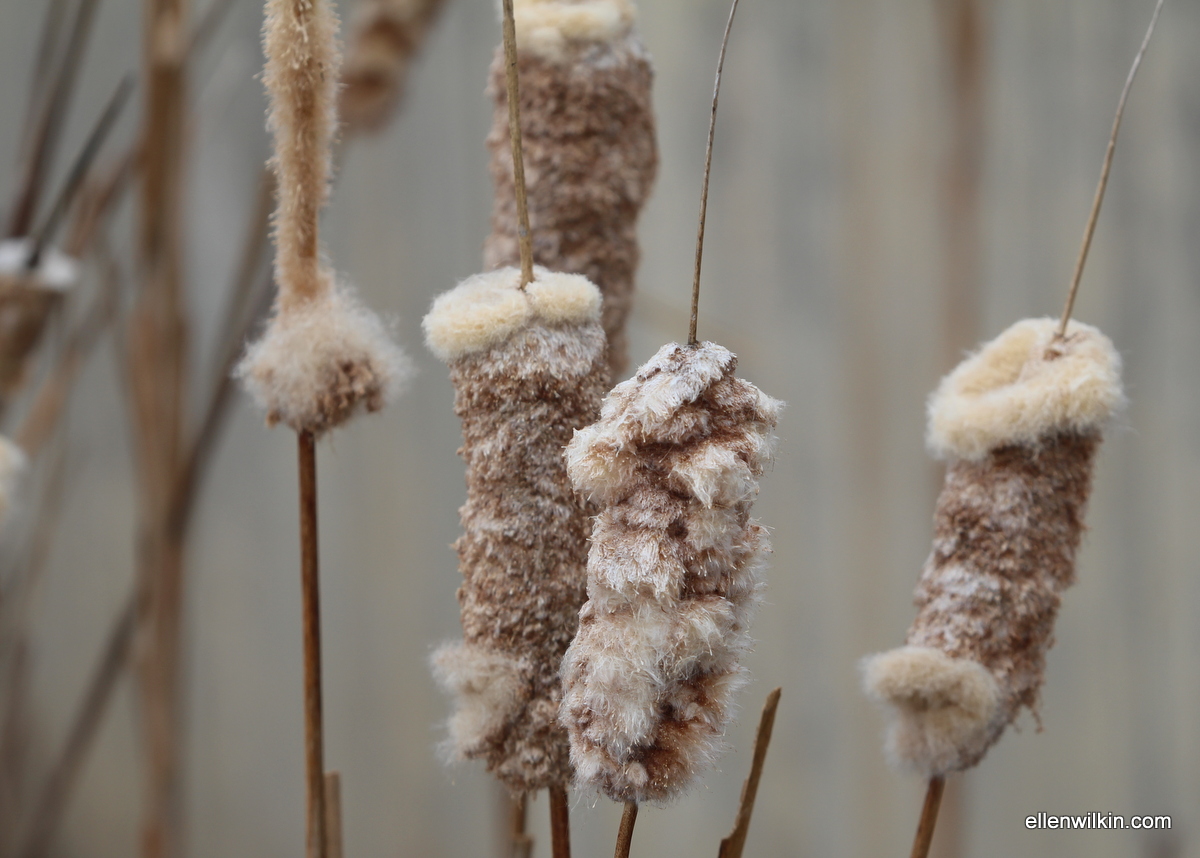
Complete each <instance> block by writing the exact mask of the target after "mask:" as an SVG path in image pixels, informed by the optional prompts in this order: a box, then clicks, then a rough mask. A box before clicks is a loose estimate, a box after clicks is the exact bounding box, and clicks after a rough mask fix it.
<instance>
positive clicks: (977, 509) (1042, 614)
mask: <svg viewBox="0 0 1200 858" xmlns="http://www.w3.org/2000/svg"><path fill="white" fill-rule="evenodd" d="M1057 326H1058V322H1057V321H1056V320H1052V319H1028V320H1025V321H1022V322H1018V323H1017V324H1015V325H1013V326H1012V327H1011V328H1009V329H1008V330H1007V331H1005V332H1004V333H1003V334H1001V335H1000V336H999V337H997V338H996V339H995V340H993V341H992V342H990V343H988V344H987V345H985V346H984V347H983V348H982V349H981V350H980V351H979V352H978V353H977V354H975V355H973V356H972V357H970V358H968V359H967V360H966V361H964V362H963V363H962V364H961V365H960V366H959V367H958V368H957V369H955V370H954V372H952V373H951V374H950V375H948V376H947V377H946V378H945V379H944V380H943V381H942V384H941V385H940V386H939V387H938V389H937V391H936V392H935V393H934V395H933V397H932V398H931V400H930V403H929V447H930V449H931V451H932V452H933V453H934V454H935V455H937V456H938V457H939V458H945V459H947V460H949V466H948V468H947V473H946V482H945V486H944V487H943V489H942V493H941V496H940V497H939V498H938V503H937V511H936V513H935V517H934V540H933V551H932V553H931V554H930V557H929V559H928V560H927V561H926V564H925V569H924V571H923V572H922V573H921V578H920V582H919V583H918V585H917V591H916V604H917V608H918V613H917V618H916V620H915V621H914V622H913V625H912V627H911V628H910V629H909V632H908V637H907V639H906V641H905V644H906V645H905V646H903V647H901V648H899V649H895V650H892V651H890V652H886V653H882V654H880V655H876V656H872V657H871V658H869V659H867V660H866V662H865V663H864V672H865V677H864V678H865V686H866V690H867V693H868V694H869V695H870V696H871V697H873V698H875V699H876V700H878V701H880V702H881V703H883V704H885V705H886V707H887V709H888V711H889V716H890V723H889V725H888V732H887V750H888V753H889V756H890V757H891V758H892V759H893V761H894V762H896V763H897V764H898V765H900V766H902V767H904V768H910V769H913V770H916V771H918V772H920V773H922V774H924V775H926V776H938V775H943V774H946V773H948V772H952V771H959V770H962V769H966V768H969V767H971V766H974V765H975V764H976V763H978V762H979V761H980V759H982V758H983V755H984V754H985V753H986V752H987V750H988V748H989V747H991V745H992V744H993V743H995V742H996V741H997V740H998V739H999V738H1000V735H1001V734H1002V733H1003V732H1004V728H1005V727H1006V726H1008V725H1009V724H1010V723H1012V722H1013V721H1014V720H1015V719H1016V717H1017V715H1018V714H1019V713H1020V711H1021V709H1022V708H1023V707H1028V708H1029V709H1030V710H1031V711H1032V712H1033V713H1034V716H1035V717H1036V716H1037V704H1038V695H1039V692H1040V689H1041V686H1042V680H1043V671H1044V669H1045V658H1046V651H1047V650H1048V649H1049V648H1050V645H1051V644H1052V643H1053V640H1054V619H1055V616H1056V615H1057V613H1058V606H1059V602H1060V598H1061V593H1062V591H1063V590H1064V589H1066V588H1067V587H1068V586H1069V585H1070V584H1071V583H1073V581H1074V579H1075V552H1076V549H1077V548H1078V547H1079V542H1080V537H1081V534H1082V531H1083V527H1084V525H1083V515H1084V508H1085V505H1086V503H1087V499H1088V494H1089V493H1090V491H1091V479H1092V464H1093V458H1094V455H1095V452H1096V448H1097V446H1098V445H1099V443H1100V434H1101V431H1102V429H1103V427H1104V426H1105V424H1106V423H1107V422H1108V420H1109V418H1110V417H1111V415H1112V413H1113V411H1114V410H1115V409H1116V408H1117V407H1118V406H1119V405H1120V404H1121V401H1122V393H1121V382H1120V366H1121V361H1120V357H1119V355H1118V354H1117V353H1116V351H1115V350H1114V348H1113V345H1112V343H1111V342H1110V341H1109V340H1108V338H1107V337H1105V336H1104V335H1103V334H1101V333H1100V332H1099V331H1098V330H1096V329H1095V328H1093V327H1090V326H1088V325H1083V324H1079V323H1072V324H1071V325H1070V327H1069V328H1068V330H1067V336H1066V338H1065V339H1064V340H1056V339H1055V337H1054V334H1055V329H1056V328H1057Z"/></svg>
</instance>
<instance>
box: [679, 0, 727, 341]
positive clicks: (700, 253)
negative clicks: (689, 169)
mask: <svg viewBox="0 0 1200 858" xmlns="http://www.w3.org/2000/svg"><path fill="white" fill-rule="evenodd" d="M738 2H739V0H733V5H732V6H730V8H729V21H728V23H726V24H725V36H724V37H723V38H722V39H721V54H720V56H719V57H718V58H717V79H716V82H715V83H714V84H713V98H712V114H711V115H710V116H709V119H708V145H707V147H705V151H704V182H703V184H701V186H700V226H699V227H698V228H697V230H696V270H695V272H694V274H693V275H692V316H691V321H690V322H689V323H688V345H689V346H694V345H696V342H697V340H696V324H697V322H698V320H699V315H700V263H701V262H702V261H703V259H704V221H705V218H706V217H707V215H708V179H709V176H711V175H712V155H713V137H714V136H715V135H716V133H717V97H718V96H719V95H720V94H721V72H722V71H723V70H724V69H725V49H726V47H728V46H729V34H730V32H731V31H732V30H733V16H734V15H736V14H737V7H738Z"/></svg>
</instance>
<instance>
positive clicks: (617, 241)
mask: <svg viewBox="0 0 1200 858" xmlns="http://www.w3.org/2000/svg"><path fill="white" fill-rule="evenodd" d="M513 12H514V18H515V23H516V32H517V50H518V69H519V73H520V79H521V87H520V92H521V99H520V101H521V105H520V106H521V134H522V138H523V144H524V153H525V175H526V178H527V181H528V185H529V190H528V202H529V221H530V226H531V230H530V231H531V235H532V236H533V257H534V261H535V262H537V263H539V264H541V265H545V266H546V267H548V268H550V269H552V270H555V271H572V272H576V273H579V274H583V275H585V276H586V277H587V278H588V279H590V280H591V281H592V282H593V283H595V284H596V285H597V286H599V287H600V292H601V293H602V294H603V296H604V311H603V313H604V314H603V322H604V332H605V334H606V335H607V336H608V348H609V365H610V368H611V370H612V374H613V377H614V378H615V377H617V376H619V375H620V374H621V373H623V372H624V370H625V367H626V365H627V364H628V345H627V339H626V334H625V321H626V318H627V317H628V315H629V310H630V307H631V305H632V302H633V285H634V279H633V278H634V272H635V271H636V269H637V265H638V256H639V251H638V243H637V219H638V213H639V212H640V211H641V208H642V205H643V204H644V203H645V202H646V199H647V197H649V195H650V189H651V187H652V185H653V184H654V176H655V173H656V172H657V170H658V149H657V144H656V142H655V136H654V114H653V111H652V110H651V104H650V87H651V84H652V82H653V77H654V72H653V69H652V68H651V65H650V58H649V56H648V55H647V53H646V50H645V48H644V47H643V46H642V42H641V39H640V37H639V36H638V34H637V32H636V31H635V30H634V27H633V20H634V7H633V4H632V3H630V2H629V0H515V2H514V8H513ZM489 91H490V92H491V95H492V98H493V99H494V100H495V110H494V112H493V118H492V130H491V133H490V134H489V135H488V148H489V150H490V151H491V173H492V181H493V182H494V184H495V187H496V192H495V196H494V197H493V206H492V232H491V235H490V236H489V237H488V239H487V242H486V243H485V245H484V265H485V267H487V268H495V267H499V266H502V265H516V264H517V262H518V260H519V258H520V251H519V248H518V244H517V231H516V229H517V216H516V211H517V208H516V197H515V191H514V186H513V163H512V153H511V150H510V148H509V133H508V102H507V97H506V95H505V87H504V53H503V51H502V50H498V51H497V53H496V58H495V60H494V61H493V62H492V69H491V83H490V87H489Z"/></svg>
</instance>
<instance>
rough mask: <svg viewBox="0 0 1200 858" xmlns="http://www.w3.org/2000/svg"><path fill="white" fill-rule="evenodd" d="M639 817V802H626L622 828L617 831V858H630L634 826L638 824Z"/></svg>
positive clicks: (622, 814) (622, 816)
mask: <svg viewBox="0 0 1200 858" xmlns="http://www.w3.org/2000/svg"><path fill="white" fill-rule="evenodd" d="M637 815H638V805H637V802H636V801H627V802H625V810H623V811H622V812H621V827H620V828H618V829H617V850H616V853H615V858H629V847H630V846H631V845H632V844H633V826H634V824H635V823H637Z"/></svg>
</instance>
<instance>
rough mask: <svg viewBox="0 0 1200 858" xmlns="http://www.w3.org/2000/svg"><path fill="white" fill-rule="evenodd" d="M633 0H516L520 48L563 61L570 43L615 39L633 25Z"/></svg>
mask: <svg viewBox="0 0 1200 858" xmlns="http://www.w3.org/2000/svg"><path fill="white" fill-rule="evenodd" d="M636 17H637V10H636V9H635V7H634V5H633V4H632V3H630V2H629V0H575V2H570V0H514V2H513V23H514V24H515V25H516V30H517V49H518V50H520V51H521V52H522V53H532V54H536V55H537V56H539V57H542V58H543V59H547V60H551V61H555V62H560V61H562V60H563V59H565V57H566V50H567V47H568V45H571V44H578V43H586V42H611V41H613V40H614V39H617V38H619V37H621V36H623V35H625V33H627V32H629V28H630V27H632V26H633V21H634V19H635V18H636Z"/></svg>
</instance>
